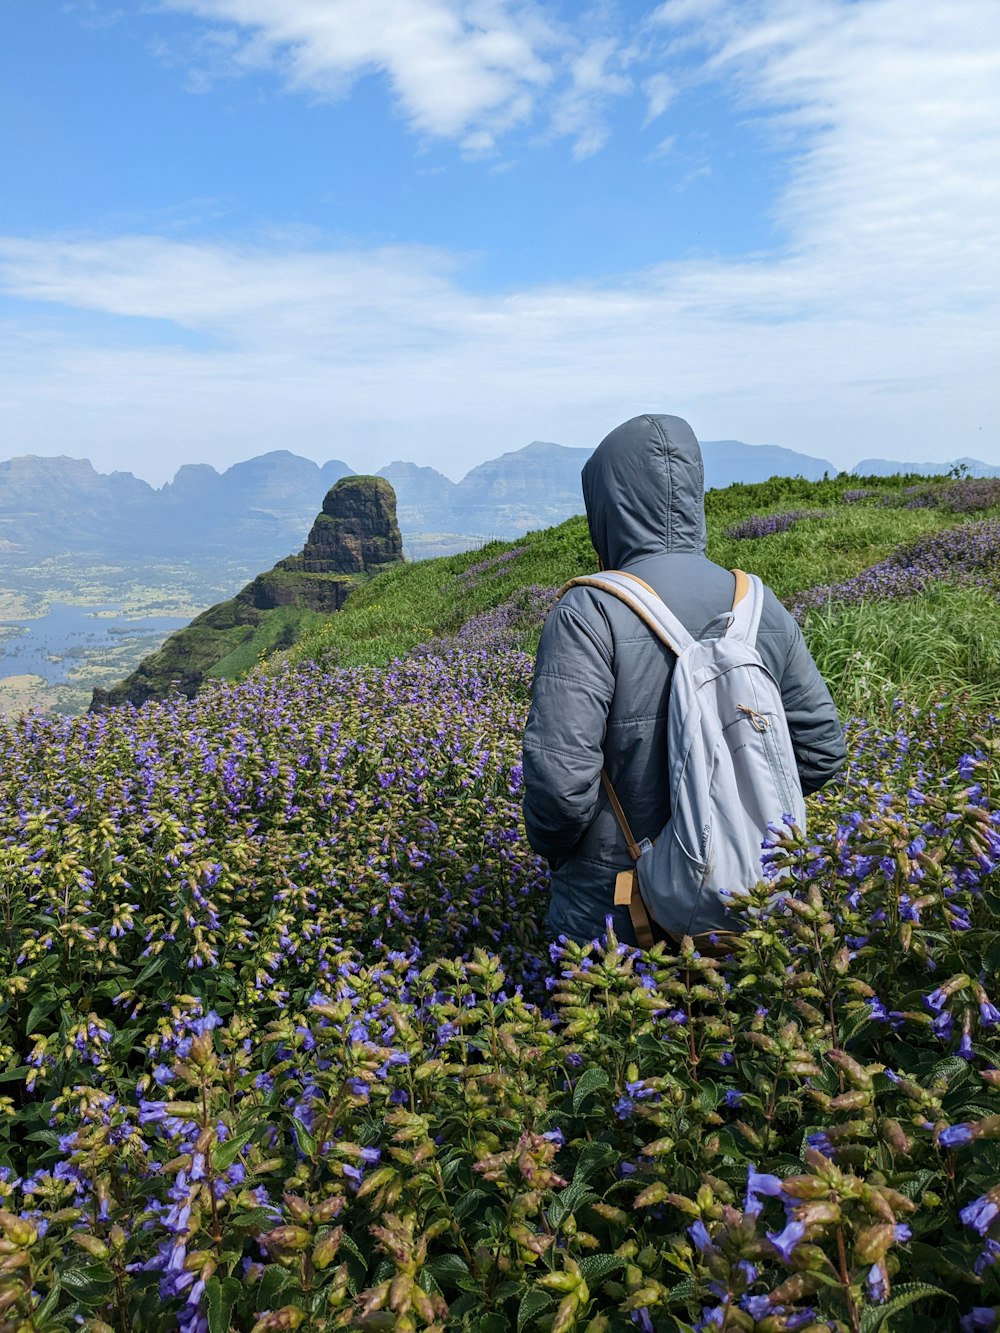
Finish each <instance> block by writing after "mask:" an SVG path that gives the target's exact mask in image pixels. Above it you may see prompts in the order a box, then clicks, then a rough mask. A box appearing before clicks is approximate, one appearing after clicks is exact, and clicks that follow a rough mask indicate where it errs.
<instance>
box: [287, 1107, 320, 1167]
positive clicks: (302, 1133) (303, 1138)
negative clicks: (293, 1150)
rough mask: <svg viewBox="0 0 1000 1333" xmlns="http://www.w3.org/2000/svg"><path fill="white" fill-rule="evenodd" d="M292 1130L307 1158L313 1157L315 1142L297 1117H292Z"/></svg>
mask: <svg viewBox="0 0 1000 1333" xmlns="http://www.w3.org/2000/svg"><path fill="white" fill-rule="evenodd" d="M292 1129H293V1131H294V1133H295V1137H296V1139H297V1140H298V1144H299V1147H300V1148H301V1149H302V1151H303V1153H305V1155H306V1156H307V1157H314V1156H315V1154H316V1140H315V1139H314V1138H313V1136H312V1135H311V1134H310V1133H309V1131H308V1129H306V1127H305V1125H304V1124H303V1123H302V1121H301V1120H300V1119H299V1118H298V1116H297V1115H293V1116H292Z"/></svg>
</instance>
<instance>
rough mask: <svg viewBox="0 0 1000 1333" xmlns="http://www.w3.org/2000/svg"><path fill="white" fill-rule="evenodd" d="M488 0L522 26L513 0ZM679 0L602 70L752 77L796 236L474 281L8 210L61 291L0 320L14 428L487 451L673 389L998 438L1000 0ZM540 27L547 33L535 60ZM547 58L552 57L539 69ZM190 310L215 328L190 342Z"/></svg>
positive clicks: (298, 12) (30, 252) (944, 452)
mask: <svg viewBox="0 0 1000 1333" xmlns="http://www.w3.org/2000/svg"><path fill="white" fill-rule="evenodd" d="M185 3H188V4H189V7H190V6H191V5H193V4H194V0H185ZM368 3H369V4H370V5H373V6H374V5H376V4H377V0H368ZM199 8H200V9H201V10H202V11H204V12H205V13H206V14H208V13H209V12H211V16H212V17H214V18H216V19H223V18H226V19H228V20H229V21H231V22H240V23H242V24H245V25H250V24H256V25H257V27H258V28H260V30H261V31H263V30H264V28H265V27H266V26H267V24H268V23H269V22H270V26H269V27H267V31H268V33H269V34H270V35H269V38H268V40H269V42H271V43H279V37H278V36H277V29H276V28H275V27H274V24H276V23H277V22H278V20H277V19H273V15H274V14H275V13H277V12H279V11H280V14H281V16H282V19H281V21H282V22H291V18H290V17H289V16H297V17H298V20H302V21H304V19H305V17H308V18H309V19H310V23H315V25H318V26H317V27H316V31H319V29H320V27H321V26H322V25H321V24H320V19H321V17H322V16H323V15H329V14H332V13H334V12H337V13H340V12H341V11H344V12H346V11H347V10H348V9H352V8H353V6H351V5H337V4H336V3H333V0H328V2H327V3H323V4H320V3H318V0H317V3H316V4H315V5H312V4H307V3H305V2H304V0H288V3H287V4H283V5H282V6H280V7H279V6H272V5H270V4H265V3H264V0H259V3H258V2H257V0H212V3H209V0H202V3H201V4H200V6H199ZM366 8H367V6H366ZM412 8H413V9H414V10H417V9H424V10H426V12H427V13H428V14H429V13H431V12H432V11H434V12H438V11H443V10H445V9H447V10H448V11H449V14H450V17H451V20H452V21H454V22H453V24H452V26H451V27H447V25H445V27H444V28H442V29H441V30H440V31H442V32H444V31H445V30H447V31H448V32H450V33H451V34H452V38H451V39H449V41H451V42H452V46H451V47H450V48H449V49H455V48H456V46H457V47H458V48H460V49H462V50H463V51H464V49H465V48H464V47H463V46H462V40H461V38H462V34H463V33H468V32H471V26H470V25H471V22H472V14H473V10H472V7H471V6H468V5H462V6H460V5H457V4H454V5H447V6H446V5H444V4H440V5H438V4H432V3H430V0H428V3H427V4H426V5H421V4H418V3H416V0H414V5H413V6H412ZM476 13H477V14H478V15H479V20H478V21H479V23H480V29H481V31H484V32H489V31H493V29H492V28H490V27H489V23H488V22H487V20H489V22H492V23H494V24H496V25H499V26H498V27H497V32H498V33H499V32H501V30H502V24H503V23H506V22H508V21H511V15H512V14H513V13H514V10H513V9H512V7H511V6H509V5H504V4H500V3H499V2H498V3H496V4H490V5H488V6H486V7H479V8H478V9H477V10H476ZM269 15H271V16H272V20H269V19H268V16H269ZM652 18H653V19H655V22H651V23H650V24H648V25H647V27H646V28H645V30H644V36H643V43H644V44H643V46H642V48H641V50H642V54H641V56H639V55H636V56H635V57H634V58H632V59H631V61H630V62H623V60H622V58H621V57H620V56H619V55H618V54H617V52H620V51H621V50H624V49H625V48H624V45H617V46H616V45H615V44H614V43H612V44H611V45H610V46H608V47H606V48H603V49H600V48H593V49H592V50H591V51H590V57H589V58H590V64H589V66H588V67H587V68H586V69H585V70H582V71H580V72H579V74H578V81H579V83H580V85H581V87H585V86H586V87H590V88H591V89H594V90H596V91H598V92H601V94H602V95H604V96H609V97H621V96H627V95H628V91H627V90H625V91H623V88H624V81H626V80H627V81H629V87H630V88H634V89H635V96H636V97H637V98H638V97H642V98H643V99H644V102H645V105H647V106H649V104H650V102H651V101H652V94H651V92H650V90H649V88H648V87H647V88H646V89H645V91H643V89H642V84H643V82H644V81H646V80H648V78H650V77H652V76H653V75H655V74H656V73H658V72H659V73H663V74H664V75H665V76H668V77H669V78H670V79H672V80H675V81H676V82H677V86H678V89H679V91H678V97H683V96H684V95H685V89H686V88H690V84H691V81H692V79H697V80H701V81H702V82H703V83H704V84H705V85H706V87H707V86H708V85H709V84H712V85H714V86H715V87H716V88H719V87H723V88H725V89H726V90H727V91H728V94H729V96H731V97H732V98H733V99H734V100H736V101H737V102H738V103H739V106H740V108H741V112H742V114H745V115H747V116H751V117H754V118H757V119H758V121H759V124H760V132H769V133H773V134H775V135H780V136H781V142H782V145H783V146H784V147H785V148H786V149H788V150H789V151H788V153H787V157H786V158H785V161H786V163H787V167H786V172H787V174H786V176H785V179H784V182H783V185H782V188H781V189H780V191H779V193H778V195H777V201H776V204H775V209H776V218H777V221H778V223H779V225H780V228H781V230H782V234H783V237H784V241H783V244H782V245H781V248H780V249H779V250H775V251H773V252H769V253H762V254H754V255H747V256H745V257H744V258H742V259H741V260H739V261H733V262H723V261H720V260H718V259H714V258H711V257H709V258H702V259H697V260H687V261H683V262H680V261H677V260H666V261H665V262H664V263H662V264H659V265H656V266H654V267H652V268H649V269H646V270H644V271H642V272H639V273H634V274H631V275H624V276H622V277H621V278H620V279H618V280H617V281H615V282H614V283H593V282H584V281H581V282H578V283H563V284H558V285H555V284H547V285H538V286H534V287H532V288H529V289H525V290H510V291H506V292H501V293H488V292H483V291H481V290H479V289H478V287H477V286H476V285H475V284H474V283H472V282H469V281H467V280H466V265H467V264H468V263H470V262H471V261H469V260H466V259H463V257H462V256H456V255H452V254H448V253H444V252H442V251H439V250H433V249H426V248H417V247H412V246H401V247H396V248H392V249H368V250H365V249H356V250H344V249H333V248H330V247H329V246H326V247H324V246H323V245H321V244H313V245H307V244H303V243H302V242H301V241H296V240H294V239H292V240H289V239H288V238H287V237H286V238H283V239H275V238H263V239H261V240H260V241H259V242H258V243H257V244H256V245H247V244H239V245H237V244H222V243H219V242H215V243H211V244H209V243H207V242H194V241H192V242H188V243H180V242H178V241H176V240H171V239H164V238H156V237H149V236H145V237H144V236H138V237H115V238H110V239H109V238H99V239H95V238H80V237H76V238H74V237H48V238H42V239H38V238H34V239H25V238H11V239H8V240H4V241H0V289H2V290H4V291H6V292H7V293H8V295H9V296H10V297H12V298H14V299H15V301H30V302H32V303H34V304H33V305H32V306H31V307H30V309H31V311H32V323H31V330H32V331H31V334H30V336H28V337H26V336H25V334H24V328H25V325H24V321H23V319H20V320H18V311H19V309H20V307H19V306H18V305H17V304H15V303H13V302H12V303H11V305H10V311H11V313H10V315H9V317H8V323H6V324H0V366H3V367H5V369H4V371H3V372H0V393H2V396H3V398H4V400H6V401H8V402H9V403H11V404H13V406H10V407H7V408H5V409H4V411H3V414H2V415H0V431H2V438H3V441H4V447H5V451H6V452H16V451H18V450H19V449H25V448H30V447H38V442H40V441H41V440H42V439H49V440H51V439H52V438H60V437H63V438H70V431H72V436H71V438H72V439H73V440H74V448H75V449H79V450H80V451H83V450H84V449H87V450H89V451H90V452H91V453H92V454H93V455H94V456H95V458H101V459H103V461H104V462H105V464H110V463H115V464H116V465H118V466H135V467H138V468H139V470H140V471H142V465H141V464H137V463H136V461H135V441H136V440H137V439H141V440H143V441H144V442H145V444H146V446H147V449H148V450H149V451H150V452H151V453H152V452H155V450H156V449H157V448H158V447H159V448H161V449H162V450H163V451H164V452H165V453H166V452H167V451H168V450H169V453H170V456H171V457H172V458H174V459H176V458H177V456H178V452H179V443H178V442H179V441H188V440H189V441H190V442H191V443H190V447H189V448H186V449H184V450H183V456H185V457H189V458H196V457H206V456H211V457H212V458H213V461H218V462H226V461H232V460H233V459H235V458H238V457H245V456H246V455H247V454H248V453H250V452H253V451H256V450H259V449H262V448H267V447H274V446H275V445H276V444H278V443H281V444H285V445H289V446H290V447H294V448H299V449H301V450H302V451H303V452H309V453H311V454H313V455H314V456H320V457H324V456H331V455H334V454H336V453H340V454H341V455H342V456H344V457H346V458H347V459H348V461H349V462H352V463H353V465H354V466H356V467H362V466H370V465H375V466H377V465H378V463H379V462H384V461H388V458H389V457H395V456H399V455H400V454H406V455H408V456H410V457H413V458H414V459H415V460H418V461H421V462H427V463H432V464H434V465H436V466H439V467H443V468H444V469H445V470H447V471H450V472H452V473H453V474H455V473H459V474H460V473H461V472H463V471H464V470H465V469H466V468H467V467H468V466H470V465H471V464H472V463H475V462H477V461H479V459H481V458H484V457H487V456H489V455H490V454H491V453H496V452H498V451H499V450H500V449H503V448H509V447H516V446H517V445H518V444H520V443H523V442H525V441H526V440H527V439H528V438H530V437H531V436H533V435H534V436H540V437H543V438H551V439H558V440H562V441H564V442H565V443H586V442H590V443H592V442H594V441H595V440H596V439H598V438H599V437H600V434H601V433H603V431H604V430H607V429H608V428H609V427H610V426H612V425H614V424H615V422H616V421H617V420H619V419H622V418H623V417H624V416H628V415H631V414H632V413H634V412H636V411H642V410H649V409H654V408H656V409H660V410H668V411H678V412H681V413H683V414H686V415H689V417H690V419H691V420H692V422H693V424H694V425H695V426H696V429H698V430H699V431H700V433H701V434H703V435H705V436H707V437H708V438H713V437H721V436H734V435H735V436H738V437H740V438H744V439H750V440H753V441H757V442H761V443H764V442H774V443H781V444H786V445H793V446H797V447H799V448H803V449H806V450H808V451H811V452H815V453H820V454H824V455H825V456H827V457H830V458H832V459H833V461H835V462H837V463H839V464H845V465H847V464H850V463H852V462H854V461H856V459H857V458H859V457H861V456H863V455H866V454H867V455H871V454H874V453H889V454H890V455H892V454H895V456H908V457H911V458H915V459H916V458H921V457H924V458H926V457H949V456H956V455H958V454H961V453H972V454H978V455H979V456H980V457H992V458H993V459H994V460H996V461H1000V440H998V438H997V434H996V431H997V425H996V423H997V421H998V419H1000V411H998V409H1000V386H998V383H997V376H996V373H995V361H996V347H997V343H998V334H1000V297H998V293H1000V254H998V251H997V247H996V245H995V237H996V235H997V232H998V230H1000V180H998V173H997V169H996V161H997V150H998V141H1000V131H998V126H1000V9H998V8H997V6H996V5H995V4H994V3H992V0H950V3H949V5H948V6H947V7H937V6H920V5H913V4H912V3H910V2H909V0H865V3H862V4H855V3H849V2H848V0H739V3H738V4H737V3H735V0H718V3H715V4H713V5H708V4H706V3H702V0H699V2H698V3H697V4H695V3H692V0H668V2H667V3H666V4H664V5H661V6H659V7H658V8H657V9H656V11H655V13H654V14H653V15H652ZM454 23H458V26H457V27H455V26H454ZM463 25H464V26H463ZM303 31H304V30H303ZM435 31H437V30H436V29H435ZM309 33H310V34H311V33H313V28H312V27H310V28H309ZM280 40H283V41H284V42H285V45H286V47H287V50H286V49H285V47H282V51H284V54H283V55H282V57H281V58H282V59H285V60H287V61H290V62H292V63H291V64H290V65H289V68H290V69H291V68H295V69H301V71H308V70H313V69H314V65H315V62H316V61H317V60H318V56H317V55H316V52H317V51H318V50H320V47H318V46H316V45H315V44H312V45H310V44H309V43H311V42H312V37H311V36H310V37H309V38H308V41H307V37H306V36H304V35H303V36H300V38H299V43H300V45H303V44H304V45H305V46H307V47H308V50H299V49H298V48H296V47H295V46H294V40H293V36H291V35H288V36H286V37H285V38H284V39H280ZM374 40H375V39H374V37H373V36H372V35H371V34H369V46H370V45H371V43H372V42H374ZM442 40H443V39H442ZM359 41H360V39H359ZM361 45H363V43H361ZM446 45H447V43H446ZM681 48H683V50H684V58H683V61H681V60H680V59H679V57H678V56H677V52H678V50H680V49H681ZM275 49H277V47H275ZM365 49H368V48H367V47H366V48H365ZM400 49H401V48H400ZM489 49H490V50H494V49H496V50H500V51H504V50H506V49H507V48H506V47H505V46H504V43H503V42H501V41H499V39H498V45H497V47H496V48H492V47H490V48H489ZM541 49H542V38H539V39H538V41H537V42H533V43H532V51H533V52H535V54H536V58H538V59H541V57H540V56H538V55H537V53H538V51H540V50H541ZM630 49H632V48H630ZM578 54H579V53H578ZM479 58H480V57H479V56H477V57H476V59H479ZM398 59H399V61H400V62H402V61H403V56H402V54H400V55H399V57H398ZM490 59H491V60H493V64H494V66H495V67H496V68H498V69H499V68H501V67H502V66H503V60H501V59H500V58H499V57H493V56H491V57H490ZM418 63H419V62H418ZM386 67H387V68H388V65H386ZM400 67H401V66H400ZM360 68H361V66H360V64H358V65H354V66H351V69H352V70H355V71H357V70H358V69H360ZM393 68H395V67H393ZM428 68H429V66H428ZM316 71H317V72H315V73H313V74H309V75H308V78H311V79H315V80H316V86H317V87H318V86H319V82H320V73H319V72H318V66H316ZM297 77H299V78H300V79H302V80H303V81H308V78H307V74H306V73H304V72H300V73H299V74H298V75H297ZM352 77H353V75H352ZM392 77H393V78H394V79H395V78H396V74H395V73H393V75H392ZM414 78H415V76H414ZM608 79H610V80H611V83H610V85H609V86H607V87H603V88H602V85H603V83H604V81H605V80H608ZM512 80H513V81H511V82H508V83H505V84H504V85H503V86H504V87H505V88H506V92H505V93H504V94H503V96H500V95H499V93H497V95H496V96H494V95H493V94H490V95H489V96H488V97H486V99H485V100H481V101H479V102H477V101H476V100H475V97H474V96H473V94H472V93H469V94H468V95H463V96H459V98H458V101H456V102H455V103H454V104H453V105H454V107H455V108H457V109H455V110H454V111H453V112H448V111H447V109H446V108H445V107H444V104H441V105H438V104H436V103H434V102H433V98H432V94H431V93H430V92H427V98H426V100H421V99H423V98H424V93H423V92H420V91H419V89H421V88H425V89H428V88H429V87H430V82H427V83H426V84H421V83H420V81H419V80H416V81H413V80H411V81H410V82H404V81H401V82H400V83H399V85H398V87H399V90H400V91H399V92H398V95H399V96H400V97H401V98H403V99H404V100H405V99H406V98H409V99H410V100H409V101H407V102H406V105H407V107H408V114H410V115H412V116H413V118H414V121H415V123H417V122H419V123H420V124H421V125H423V127H424V128H425V129H429V127H431V126H437V127H440V131H439V132H447V133H451V134H453V135H454V136H456V137H457V138H459V141H461V136H465V135H469V134H473V133H475V132H477V131H476V126H477V125H478V126H479V128H480V129H481V130H482V132H483V133H493V132H495V125H494V123H493V120H492V117H493V114H494V111H496V113H497V115H499V116H500V117H501V119H502V117H503V116H504V115H514V114H515V111H514V110H513V109H512V108H513V107H514V103H515V101H516V94H515V92H514V91H513V90H514V88H515V86H518V87H521V89H522V92H523V89H524V88H525V87H528V85H527V84H525V83H524V81H523V80H522V81H521V83H520V84H518V82H517V80H516V79H513V76H512ZM588 80H589V82H588ZM619 80H621V81H623V82H622V83H621V84H619V82H618V81H619ZM501 82H502V80H501ZM544 86H545V85H544V79H543V78H542V76H541V75H539V77H538V79H537V81H536V82H534V83H532V84H531V85H530V89H529V92H528V95H529V96H530V97H536V96H538V95H539V94H538V90H539V89H540V88H542V87H544ZM495 87H496V88H499V87H500V85H499V84H497V85H495ZM404 88H405V89H411V91H409V92H407V91H404ZM413 89H418V91H416V92H414V91H412V90H413ZM463 97H464V100H463ZM552 97H553V101H552V105H553V106H554V105H557V99H555V95H554V93H553V95H552ZM505 99H506V100H505ZM463 107H464V108H465V109H464V110H463V109H461V108H463ZM504 108H507V110H506V111H505V110H504ZM477 117H478V118H479V119H478V120H477ZM421 118H422V119H421ZM637 119H638V117H637ZM581 124H582V122H581ZM667 128H669V126H668V127H667ZM566 132H567V133H574V134H577V136H578V137H579V135H580V133H582V130H581V128H580V125H577V126H576V127H575V128H572V129H571V128H570V127H569V126H567V127H566ZM59 307H69V308H71V309H72V310H73V311H75V312H80V311H84V312H91V317H92V318H94V319H101V320H104V321H109V322H106V323H104V324H102V325H101V336H100V338H99V339H98V338H96V337H93V336H88V334H87V332H86V331H83V332H81V331H80V328H79V323H80V320H81V319H82V318H83V316H80V315H76V316H75V320H76V324H75V325H74V324H69V325H64V324H63V323H62V321H61V320H60V318H59V317H58V308H59ZM46 310H50V311H51V312H52V313H51V314H49V315H46V314H45V313H44V312H45V311H46ZM15 320H18V322H15ZM116 321H118V323H116ZM163 327H168V328H176V329H178V330H181V331H188V332H190V333H192V334H193V335H197V345H190V346H186V345H183V340H181V344H180V345H164V340H163V339H162V337H159V336H158V334H157V330H159V329H162V328H163ZM145 330H148V337H147V336H145V334H144V331H145ZM981 427H982V428H985V429H983V430H981V429H980V428H981ZM208 441H212V445H211V446H209V444H208ZM210 447H211V448H214V450H215V453H214V454H210ZM102 450H104V452H102ZM366 452H367V454H368V456H367V457H366V456H363V455H364V454H365V453H366ZM156 466H157V465H155V463H154V462H153V461H151V462H150V463H149V465H148V467H147V472H149V473H152V472H154V471H156ZM162 466H163V470H164V472H165V471H169V470H171V469H170V468H169V467H167V466H166V465H162Z"/></svg>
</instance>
